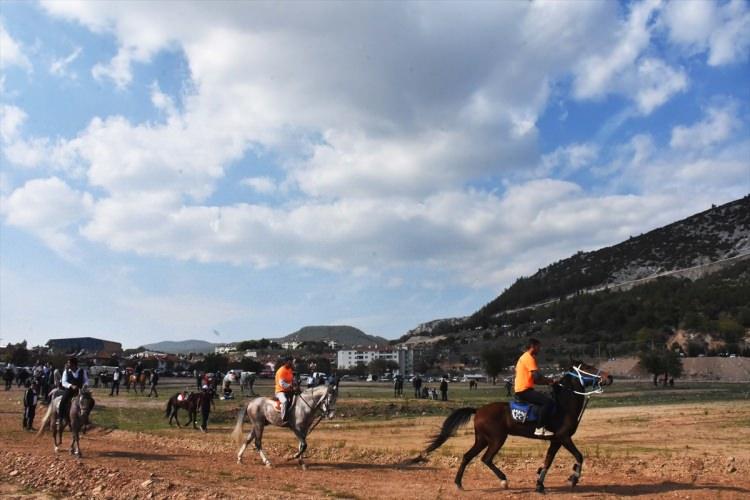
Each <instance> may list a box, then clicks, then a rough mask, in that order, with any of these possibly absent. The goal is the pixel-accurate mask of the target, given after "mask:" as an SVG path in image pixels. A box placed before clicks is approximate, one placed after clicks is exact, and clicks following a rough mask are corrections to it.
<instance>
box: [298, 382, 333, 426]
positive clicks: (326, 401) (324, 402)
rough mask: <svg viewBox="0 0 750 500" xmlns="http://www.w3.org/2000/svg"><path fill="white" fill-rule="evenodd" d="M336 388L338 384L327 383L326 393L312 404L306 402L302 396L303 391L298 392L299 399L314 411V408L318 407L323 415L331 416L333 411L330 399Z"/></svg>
mask: <svg viewBox="0 0 750 500" xmlns="http://www.w3.org/2000/svg"><path fill="white" fill-rule="evenodd" d="M337 390H338V386H333V385H329V386H328V387H327V389H326V394H325V396H323V397H322V398H320V399H319V400H317V401H316V402H315V403H314V404H312V405H311V404H310V403H308V402H307V400H306V399H305V398H304V392H302V393H300V395H299V399H301V400H302V402H303V403H305V405H307V407H308V408H310V410H311V411H313V412H315V410H317V409H318V407H320V409H321V410H322V412H323V415H325V416H328V418H333V416H332V415H331V413H333V404H332V402H331V400H332V399H333V395H334V394H335V393H336V391H337Z"/></svg>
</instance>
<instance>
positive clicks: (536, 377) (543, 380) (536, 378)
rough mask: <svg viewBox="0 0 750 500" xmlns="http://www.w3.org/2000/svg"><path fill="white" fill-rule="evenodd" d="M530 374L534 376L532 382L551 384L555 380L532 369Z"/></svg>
mask: <svg viewBox="0 0 750 500" xmlns="http://www.w3.org/2000/svg"><path fill="white" fill-rule="evenodd" d="M531 376H532V377H533V378H534V383H535V384H539V385H552V384H554V383H555V381H554V380H553V379H551V378H547V377H545V376H544V375H542V374H541V373H540V372H539V371H537V370H534V371H532V372H531Z"/></svg>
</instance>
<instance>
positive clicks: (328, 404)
mask: <svg viewBox="0 0 750 500" xmlns="http://www.w3.org/2000/svg"><path fill="white" fill-rule="evenodd" d="M338 397H339V383H338V380H337V381H335V382H334V383H332V384H329V385H328V386H327V387H326V394H325V396H323V403H322V404H321V409H322V410H323V416H325V417H326V418H333V417H334V416H336V400H337V399H338Z"/></svg>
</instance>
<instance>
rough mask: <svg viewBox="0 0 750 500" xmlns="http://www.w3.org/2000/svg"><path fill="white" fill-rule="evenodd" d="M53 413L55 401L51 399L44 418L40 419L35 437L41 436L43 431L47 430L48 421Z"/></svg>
mask: <svg viewBox="0 0 750 500" xmlns="http://www.w3.org/2000/svg"><path fill="white" fill-rule="evenodd" d="M54 411H55V400H54V399H53V400H52V401H50V403H49V405H47V413H45V414H44V418H43V419H42V423H41V424H40V425H39V430H38V431H37V433H36V435H37V436H41V435H42V434H43V433H44V429H46V428H47V424H48V423H49V419H50V417H51V416H52V413H53V412H54Z"/></svg>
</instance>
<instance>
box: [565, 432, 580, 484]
mask: <svg viewBox="0 0 750 500" xmlns="http://www.w3.org/2000/svg"><path fill="white" fill-rule="evenodd" d="M562 445H563V446H564V447H565V449H566V450H568V451H569V452H570V454H571V455H573V457H575V459H576V463H575V465H573V474H571V475H570V477H569V478H568V481H570V487H571V488H574V487H575V485H576V484H578V481H579V480H580V479H581V472H582V471H583V454H582V453H581V452H580V451H578V448H576V445H574V444H573V440H572V439H571V438H570V437H568V438H567V439H565V440H564V441H563V442H562Z"/></svg>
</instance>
